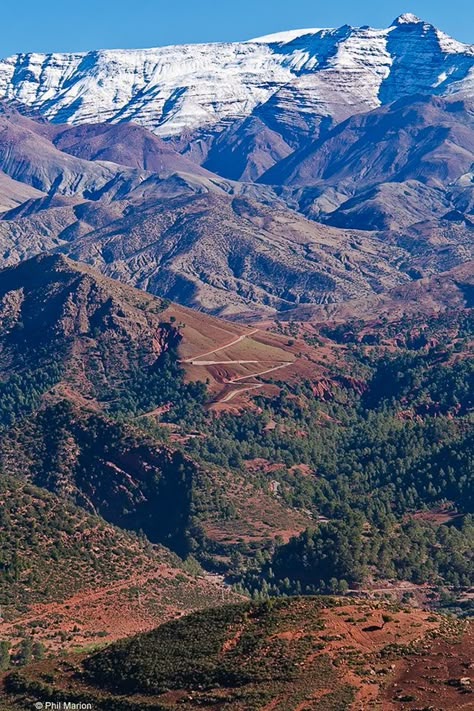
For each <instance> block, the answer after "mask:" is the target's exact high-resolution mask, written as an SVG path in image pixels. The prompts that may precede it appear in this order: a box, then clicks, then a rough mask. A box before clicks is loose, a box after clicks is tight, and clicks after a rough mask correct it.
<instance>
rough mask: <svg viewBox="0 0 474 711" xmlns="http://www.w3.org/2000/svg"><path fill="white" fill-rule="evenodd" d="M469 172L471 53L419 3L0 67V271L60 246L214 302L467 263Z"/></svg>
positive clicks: (330, 296) (260, 301) (265, 299)
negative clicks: (353, 17) (326, 23)
mask: <svg viewBox="0 0 474 711" xmlns="http://www.w3.org/2000/svg"><path fill="white" fill-rule="evenodd" d="M473 166H474V46H472V45H467V44H462V43H460V42H457V41H455V40H453V39H451V38H449V37H448V36H447V35H445V34H444V33H443V32H441V31H439V30H438V29H436V28H435V27H433V26H432V25H430V24H427V23H425V22H423V21H422V20H420V19H418V18H417V17H415V16H414V15H411V14H405V15H401V16H400V17H398V18H397V19H396V20H394V22H393V23H392V24H391V26H390V27H389V28H386V29H382V30H377V29H372V28H369V27H360V28H353V27H349V26H343V27H341V28H339V29H310V30H296V31H291V32H284V33H279V34H276V35H269V36H266V37H260V38H257V39H254V40H251V41H248V42H237V43H214V44H207V45H190V46H182V47H162V48H157V49H147V50H127V51H125V50H124V51H122V50H103V51H96V52H89V53H87V54H52V55H40V54H28V55H17V56H14V57H10V58H8V59H5V60H3V61H0V266H10V265H13V264H15V263H17V262H18V261H20V260H22V259H25V258H27V257H31V256H33V255H35V254H38V253H39V252H43V251H55V250H56V251H57V250H59V251H62V252H64V253H67V254H69V255H70V256H72V257H73V258H75V259H77V260H80V261H84V262H87V263H89V264H93V265H94V266H95V267H96V268H98V269H100V270H101V271H103V272H104V273H106V274H107V275H108V276H111V277H114V278H119V279H121V280H123V281H126V282H129V283H132V284H133V285H135V286H138V287H140V288H142V289H146V290H148V291H151V292H152V293H157V294H160V295H163V296H167V297H169V298H171V299H173V300H175V301H178V302H180V303H181V304H184V305H189V306H193V307H197V308H199V309H203V310H206V311H207V312H210V313H214V314H221V315H226V316H229V317H241V318H248V317H251V316H253V315H255V314H258V315H270V314H272V313H276V312H280V313H283V312H287V313H288V312H292V311H294V310H295V309H297V308H299V307H300V306H302V305H304V306H305V307H306V306H311V305H312V304H313V305H315V306H316V305H331V304H338V303H340V302H343V301H348V300H359V301H360V300H361V299H362V300H367V299H372V297H379V296H380V294H383V293H385V292H388V291H390V290H393V289H395V290H396V292H395V293H397V294H398V293H402V292H401V291H400V290H399V287H403V286H404V285H407V284H409V283H410V282H411V281H413V280H416V279H422V278H425V277H426V278H430V277H431V276H433V275H436V274H438V273H442V272H447V271H450V270H452V269H456V268H457V267H459V266H460V265H463V264H465V263H467V262H468V261H469V260H470V259H471V247H472V237H473V231H474V182H473V178H474V171H473ZM409 292H410V290H408V291H406V292H405V293H409Z"/></svg>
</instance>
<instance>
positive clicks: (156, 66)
mask: <svg viewBox="0 0 474 711" xmlns="http://www.w3.org/2000/svg"><path fill="white" fill-rule="evenodd" d="M473 67H474V49H473V47H472V46H469V45H465V44H462V43H460V42H456V41H455V40H452V39H451V38H449V37H448V36H447V35H445V34H444V33H442V32H440V31H439V30H438V29H436V28H435V27H433V26H432V25H429V24H427V23H425V22H423V21H421V20H420V19H418V18H416V17H415V16H413V15H410V14H405V15H401V16H400V17H398V18H397V19H396V20H395V21H394V22H393V23H392V25H391V26H390V27H389V28H387V29H382V30H378V29H372V28H368V27H360V28H359V27H350V26H348V25H345V26H343V27H340V28H339V29H316V30H314V29H309V30H300V31H296V32H288V33H280V34H278V35H271V36H268V37H262V38H257V39H254V40H250V41H248V42H235V43H214V44H201V45H188V46H181V47H174V46H171V47H161V48H156V49H145V50H102V51H101V50H98V51H93V52H89V53H86V54H81V53H78V54H50V55H45V54H36V53H35V54H20V55H16V56H13V57H9V58H8V59H5V60H3V61H2V62H1V64H0V95H1V96H3V97H4V98H9V99H13V98H14V99H17V100H19V101H21V102H23V103H25V104H28V105H30V106H33V107H34V108H35V109H38V110H39V111H41V112H42V113H44V115H45V116H47V117H48V118H49V119H52V120H53V121H55V122H65V121H67V122H71V123H87V122H96V121H101V122H105V121H107V122H118V121H124V120H133V121H135V122H137V123H139V124H141V125H143V126H146V127H147V128H149V129H151V130H152V131H154V132H155V133H157V134H158V135H160V136H173V135H177V134H180V133H182V132H183V130H189V129H193V130H195V129H198V128H204V127H209V126H217V125H219V123H220V122H222V121H224V120H225V121H229V120H232V119H236V118H243V117H246V116H249V115H250V114H252V113H253V112H254V111H256V110H257V109H258V113H259V114H260V115H262V116H264V117H265V118H267V119H268V121H267V122H268V125H270V127H273V126H279V128H280V130H279V132H280V133H282V132H283V131H284V128H285V124H286V123H288V124H293V123H294V122H295V121H296V122H300V123H301V126H300V128H302V129H303V130H304V127H305V126H306V127H308V128H311V129H314V127H315V126H317V125H318V122H319V121H320V119H321V117H329V118H330V119H331V120H337V121H340V120H342V119H344V118H346V117H347V116H349V115H352V114H354V113H358V112H362V111H367V110H369V109H371V108H375V107H377V106H379V105H380V104H381V103H387V102H390V101H393V100H395V99H398V98H400V97H402V96H406V95H409V94H415V93H418V92H422V93H437V94H446V93H453V92H466V91H470V90H472V82H473ZM271 124H273V126H272V125H271ZM289 129H290V132H291V130H292V129H291V126H289Z"/></svg>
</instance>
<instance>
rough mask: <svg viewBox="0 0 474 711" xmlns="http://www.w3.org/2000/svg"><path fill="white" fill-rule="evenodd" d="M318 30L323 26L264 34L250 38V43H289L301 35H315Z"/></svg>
mask: <svg viewBox="0 0 474 711" xmlns="http://www.w3.org/2000/svg"><path fill="white" fill-rule="evenodd" d="M316 32H322V30H321V28H319V27H313V28H311V29H304V30H287V31H285V32H274V33H273V34H271V35H264V36H263V37H255V38H254V39H251V40H248V42H249V43H257V44H258V43H261V44H287V43H288V42H293V40H295V39H298V38H299V37H304V36H306V35H314V34H316Z"/></svg>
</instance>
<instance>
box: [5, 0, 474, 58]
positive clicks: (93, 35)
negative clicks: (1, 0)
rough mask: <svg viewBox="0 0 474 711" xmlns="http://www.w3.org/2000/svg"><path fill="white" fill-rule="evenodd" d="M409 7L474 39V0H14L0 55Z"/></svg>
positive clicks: (313, 22)
mask: <svg viewBox="0 0 474 711" xmlns="http://www.w3.org/2000/svg"><path fill="white" fill-rule="evenodd" d="M402 12H413V13H415V14H416V15H418V16H420V17H422V18H423V19H425V20H427V21H429V22H432V23H433V24H435V25H437V26H438V27H439V28H440V29H442V30H444V31H445V32H447V33H448V34H451V35H452V36H454V37H456V39H459V40H462V41H464V42H470V43H474V2H473V0H449V1H448V0H358V2H354V0H324V1H321V0H221V1H219V0H132V1H130V0H21V2H12V1H11V0H9V1H8V2H5V4H4V7H2V15H1V20H2V24H1V31H0V56H3V57H5V56H8V55H9V54H13V53H16V52H32V51H38V52H51V51H57V52H61V51H74V50H76V51H79V50H80V51H83V50H88V49H99V48H106V47H124V48H125V47H154V46H159V45H164V44H179V43H184V42H209V41H213V40H224V41H228V40H238V39H249V38H251V37H256V36H258V35H263V34H268V33H271V32H276V31H279V30H283V29H296V28H300V27H339V26H340V25H342V24H345V23H347V24H352V25H372V26H374V27H386V26H388V25H389V24H390V22H391V21H392V20H393V19H394V18H395V17H396V16H397V15H399V14H401V13H402Z"/></svg>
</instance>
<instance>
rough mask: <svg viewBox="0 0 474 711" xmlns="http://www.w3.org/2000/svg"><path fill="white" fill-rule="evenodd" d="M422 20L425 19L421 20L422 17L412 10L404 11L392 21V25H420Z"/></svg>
mask: <svg viewBox="0 0 474 711" xmlns="http://www.w3.org/2000/svg"><path fill="white" fill-rule="evenodd" d="M422 22H423V20H420V18H419V17H417V16H416V15H414V14H413V13H412V12H404V13H403V14H402V15H399V16H398V17H397V18H396V19H395V20H394V21H393V22H392V25H393V26H396V25H419V24H420V23H422Z"/></svg>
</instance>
